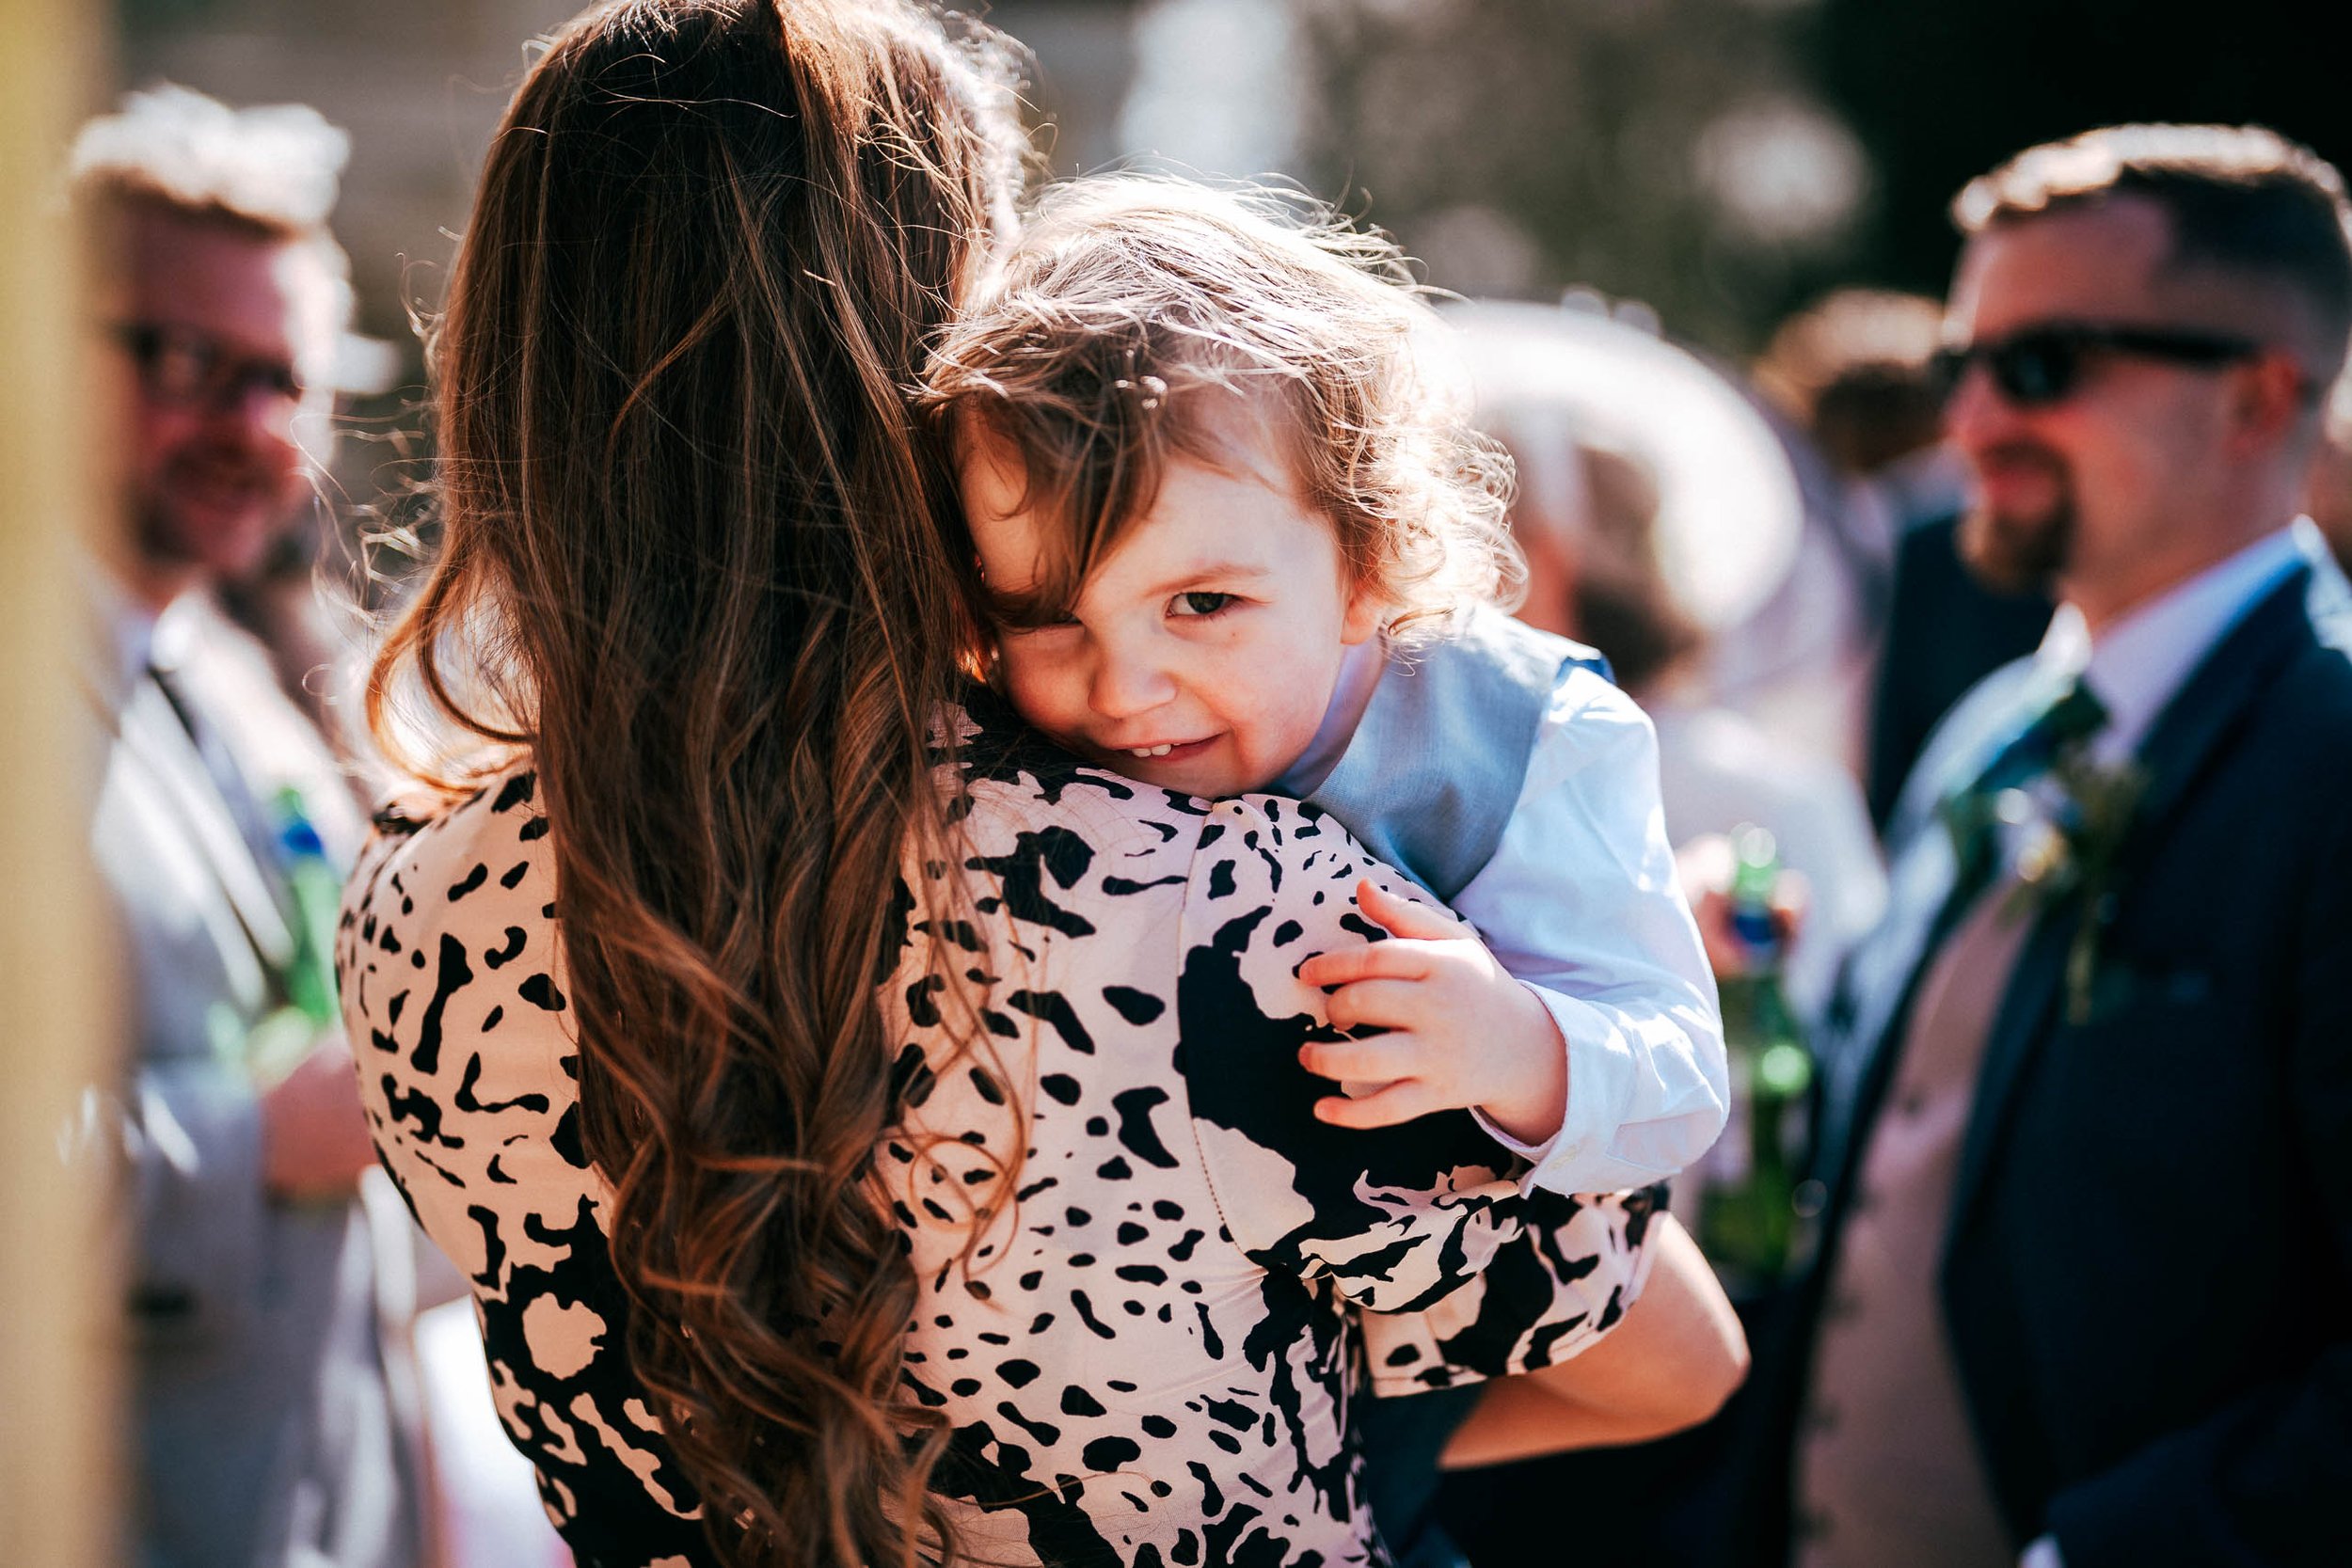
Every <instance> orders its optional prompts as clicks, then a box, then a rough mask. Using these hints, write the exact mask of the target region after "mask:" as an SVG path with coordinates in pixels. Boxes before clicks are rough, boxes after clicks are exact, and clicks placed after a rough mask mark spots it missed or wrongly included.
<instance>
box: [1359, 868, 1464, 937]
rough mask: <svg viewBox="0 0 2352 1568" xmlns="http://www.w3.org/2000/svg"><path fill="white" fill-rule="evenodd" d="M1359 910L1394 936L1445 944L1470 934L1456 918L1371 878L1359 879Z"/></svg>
mask: <svg viewBox="0 0 2352 1568" xmlns="http://www.w3.org/2000/svg"><path fill="white" fill-rule="evenodd" d="M1356 907H1357V908H1358V909H1359V910H1361V911H1364V913H1365V915H1366V916H1367V917H1369V918H1370V919H1372V920H1375V921H1376V922H1378V923H1379V924H1380V925H1381V926H1383V927H1387V928H1388V930H1389V932H1390V933H1391V935H1393V936H1400V937H1415V938H1419V939H1420V940H1422V941H1423V942H1444V941H1446V940H1447V939H1449V938H1452V937H1459V936H1467V935H1469V934H1470V928H1469V927H1466V926H1464V925H1463V924H1462V923H1461V922H1460V921H1458V920H1455V919H1454V917H1453V916H1451V915H1445V914H1439V913H1438V911H1436V910H1433V909H1430V908H1429V907H1428V906H1426V905H1424V904H1416V903H1414V902H1413V901H1412V900H1411V899H1410V898H1406V897H1403V896H1401V895H1397V894H1393V893H1390V892H1388V891H1386V890H1385V889H1382V888H1380V887H1377V886H1375V885H1374V883H1373V880H1372V879H1371V878H1369V877H1361V878H1359V879H1357V881H1356Z"/></svg>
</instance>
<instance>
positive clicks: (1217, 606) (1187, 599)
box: [1168, 592, 1241, 617]
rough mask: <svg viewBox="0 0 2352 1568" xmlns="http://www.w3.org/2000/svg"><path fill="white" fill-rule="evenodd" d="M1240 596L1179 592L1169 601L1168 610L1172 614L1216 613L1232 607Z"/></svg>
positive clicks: (1197, 614)
mask: <svg viewBox="0 0 2352 1568" xmlns="http://www.w3.org/2000/svg"><path fill="white" fill-rule="evenodd" d="M1240 596H1241V595H1239V594H1207V593H1200V592H1194V593H1189V594H1177V595H1176V597H1175V598H1174V599H1173V600H1172V601H1171V602H1170V603H1169V605H1168V613H1169V614H1171V615H1181V616H1187V617H1191V616H1201V615H1215V614H1216V612H1217V611H1219V610H1226V609H1229V608H1231V606H1232V603H1233V601H1234V600H1235V599H1237V598H1239V597H1240Z"/></svg>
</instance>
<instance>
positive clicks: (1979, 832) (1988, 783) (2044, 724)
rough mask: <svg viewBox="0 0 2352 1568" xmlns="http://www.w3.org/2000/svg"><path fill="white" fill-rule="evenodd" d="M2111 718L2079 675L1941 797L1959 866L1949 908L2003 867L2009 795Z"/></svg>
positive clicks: (1964, 903) (1962, 904) (1972, 895)
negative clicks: (2003, 832) (1964, 780)
mask: <svg viewBox="0 0 2352 1568" xmlns="http://www.w3.org/2000/svg"><path fill="white" fill-rule="evenodd" d="M2106 721H2107V710H2106V704H2104V703H2102V702H2100V701H2099V699H2098V697H2097V695H2096V694H2094V693H2093V692H2092V691H2091V689H2090V688H2089V687H2087V686H2085V685H2084V684H2083V683H2082V678H2081V677H2080V676H2079V675H2077V676H2075V677H2074V678H2072V679H2070V680H2068V681H2067V683H2066V684H2065V685H2064V686H2063V687H2060V688H2059V689H2058V690H2057V691H2056V692H2054V693H2053V694H2052V696H2051V698H2050V700H2049V702H2048V703H2047V704H2045V705H2043V706H2042V708H2041V710H2040V711H2039V712H2037V713H2035V714H2033V716H2032V717H2031V718H2029V719H2028V720H2026V722H2025V723H2024V724H2023V726H2021V727H2020V728H2019V730H2018V731H2017V733H2016V734H2015V735H2013V736H2010V739H2009V740H2008V741H2007V742H2005V743H2004V744H2003V745H2002V746H2001V748H2000V749H1999V750H1998V751H1996V752H1994V753H1993V759H1992V760H1991V761H1990V762H1988V763H1986V764H1985V765H1984V767H1983V768H1981V769H1979V771H1978V773H1977V775H1976V777H1975V778H1973V779H1971V780H1969V781H1968V782H1967V783H1966V784H1962V785H1961V786H1959V787H1958V788H1956V789H1952V790H1950V791H1947V793H1946V794H1945V796H1944V798H1943V799H1942V800H1940V801H1938V802H1937V805H1936V814H1937V815H1938V816H1941V817H1942V818H1943V821H1944V826H1945V828H1946V830H1947V832H1950V833H1951V835H1952V850H1953V854H1954V857H1955V860H1956V863H1957V866H1958V870H1957V873H1956V875H1955V876H1954V878H1953V880H1952V893H1951V897H1950V898H1949V899H1948V900H1947V903H1946V905H1945V909H1946V911H1947V914H1948V912H1949V911H1957V910H1963V909H1965V908H1967V907H1968V905H1969V904H1970V903H1972V902H1974V900H1975V899H1976V896H1977V895H1979V894H1980V893H1982V892H1983V891H1984V890H1985V887H1986V886H1987V885H1988V884H1989V883H1991V882H1992V880H1993V879H1994V873H1995V872H1996V871H1998V870H1999V868H2000V847H2001V831H2000V830H2001V824H2002V821H2003V816H2002V805H2003V798H2004V797H2005V796H2008V795H2010V794H2011V793H2012V792H2013V791H2017V790H2022V789H2024V788H2025V787H2026V785H2027V784H2032V783H2033V782H2034V781H2035V780H2036V779H2039V778H2041V777H2042V775H2044V774H2046V773H2048V772H2049V771H2050V770H2051V769H2052V768H2055V767H2057V766H2058V762H2059V760H2060V759H2061V758H2062V757H2063V756H2064V754H2065V753H2066V752H2067V750H2068V749H2069V748H2070V747H2074V746H2076V745H2079V744H2080V743H2081V742H2083V741H2084V740H2087V739H2089V738H2090V736H2093V735H2095V734H2097V733H2098V731H2099V729H2100V728H2101V726H2103V725H2105V724H2106Z"/></svg>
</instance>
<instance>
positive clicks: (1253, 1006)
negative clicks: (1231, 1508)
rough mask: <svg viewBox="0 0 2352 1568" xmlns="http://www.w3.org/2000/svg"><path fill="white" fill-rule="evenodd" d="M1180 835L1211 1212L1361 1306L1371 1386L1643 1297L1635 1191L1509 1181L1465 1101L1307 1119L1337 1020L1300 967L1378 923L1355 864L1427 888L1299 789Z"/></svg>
mask: <svg viewBox="0 0 2352 1568" xmlns="http://www.w3.org/2000/svg"><path fill="white" fill-rule="evenodd" d="M1210 809H1211V819H1210V820H1209V821H1208V822H1207V823H1206V824H1205V825H1204V826H1203V828H1202V830H1201V832H1200V838H1199V844H1198V847H1197V849H1196V851H1195V853H1194V856H1193V861H1192V867H1191V874H1190V879H1189V886H1188V889H1187V894H1186V898H1185V904H1184V917H1183V920H1182V923H1181V931H1182V934H1181V942H1182V947H1183V950H1182V953H1181V954H1180V957H1179V966H1180V970H1179V976H1178V981H1177V1013H1178V1020H1177V1022H1178V1035H1179V1044H1178V1047H1177V1049H1178V1051H1179V1053H1181V1057H1180V1066H1181V1067H1182V1069H1183V1071H1184V1078H1185V1082H1186V1089H1187V1093H1188V1094H1189V1096H1190V1099H1191V1102H1192V1126H1193V1132H1194V1135H1195V1137H1196V1138H1197V1140H1198V1141H1199V1144H1200V1156H1201V1162H1202V1165H1203V1167H1204V1169H1205V1170H1206V1171H1207V1173H1208V1177H1209V1181H1210V1184H1211V1186H1212V1188H1213V1189H1214V1191H1215V1193H1216V1199H1217V1203H1218V1207H1219V1211H1220V1214H1221V1217H1222V1219H1223V1221H1224V1223H1225V1226H1226V1228H1227V1229H1228V1230H1229V1231H1230V1232H1231V1233H1232V1238H1233V1241H1234V1243H1235V1244H1236V1245H1238V1246H1239V1247H1240V1248H1241V1249H1242V1250H1243V1251H1244V1252H1245V1253H1246V1254H1247V1255H1248V1257H1249V1258H1250V1259H1252V1260H1253V1261H1255V1262H1257V1263H1258V1264H1260V1265H1261V1266H1262V1267H1264V1268H1266V1269H1269V1270H1273V1271H1277V1272H1282V1273H1288V1274H1293V1275H1298V1276H1300V1277H1301V1278H1304V1279H1306V1280H1308V1281H1310V1282H1311V1283H1313V1284H1316V1285H1318V1286H1320V1287H1322V1288H1326V1289H1328V1290H1331V1291H1335V1292H1337V1293H1338V1294H1339V1295H1340V1296H1341V1297H1342V1298H1343V1299H1345V1300H1347V1301H1349V1302H1351V1303H1353V1304H1354V1305H1355V1306H1357V1307H1359V1308H1361V1309H1362V1310H1363V1313H1364V1316H1363V1320H1362V1321H1363V1324H1364V1331H1365V1337H1366V1341H1367V1345H1368V1348H1369V1351H1370V1356H1371V1361H1372V1372H1373V1383H1374V1388H1375V1391H1376V1392H1380V1393H1402V1392H1411V1391H1416V1390H1420V1389H1424V1388H1441V1387H1446V1386H1452V1385H1454V1384H1457V1383H1463V1382H1470V1381H1475V1380H1477V1379H1479V1378H1485V1377H1494V1376H1500V1375H1502V1374H1505V1373H1510V1372H1517V1371H1525V1370H1532V1369H1534V1368H1537V1367H1543V1366H1548V1365H1550V1364H1552V1363H1554V1362H1558V1361H1561V1360H1565V1359H1566V1358H1567V1357H1568V1356H1571V1355H1573V1354H1576V1353H1577V1352H1578V1351H1580V1350H1581V1349H1583V1348H1584V1347H1585V1346H1586V1345H1588V1344H1590V1343H1591V1342H1592V1341H1593V1340H1594V1339H1595V1338H1597V1336H1599V1335H1600V1334H1601V1333H1603V1332H1605V1331H1606V1330H1607V1329H1609V1328H1610V1327H1612V1326H1613V1324H1614V1323H1616V1321H1617V1319H1618V1318H1619V1317H1620V1316H1621V1315H1622V1314H1623V1312H1624V1310H1625V1308H1626V1307H1627V1306H1629V1304H1630V1303H1631V1302H1632V1300H1633V1299H1634V1297H1635V1296H1636V1295H1637V1294H1638V1293H1639V1291H1640V1289H1641V1285H1642V1281H1643V1278H1644V1276H1645V1273H1646V1263H1647V1257H1646V1251H1645V1246H1644V1242H1645V1234H1646V1231H1647V1227H1648V1221H1649V1217H1650V1215H1651V1214H1652V1213H1653V1212H1656V1210H1657V1209H1658V1208H1659V1207H1660V1206H1661V1203H1662V1201H1663V1192H1662V1189H1656V1188H1649V1189H1643V1190H1640V1191H1636V1192H1630V1193H1623V1194H1616V1195H1612V1196H1603V1197H1567V1196H1559V1195H1555V1194H1550V1193H1544V1192H1536V1193H1533V1194H1527V1193H1522V1192H1521V1191H1520V1188H1519V1184H1518V1182H1517V1181H1516V1180H1512V1175H1513V1173H1512V1172H1510V1171H1507V1170H1504V1169H1502V1168H1500V1167H1501V1166H1502V1164H1504V1157H1503V1155H1502V1150H1500V1149H1499V1148H1497V1147H1496V1146H1495V1144H1494V1142H1493V1141H1492V1140H1491V1139H1489V1138H1488V1137H1487V1136H1486V1134H1485V1133H1484V1132H1481V1131H1480V1129H1479V1127H1478V1125H1477V1123H1476V1122H1475V1121H1474V1120H1473V1119H1472V1118H1471V1117H1470V1115H1469V1114H1468V1113H1467V1112H1459V1111H1455V1112H1447V1113H1444V1114H1441V1115H1438V1116H1431V1117H1422V1118H1420V1119H1419V1120H1416V1121H1413V1122H1409V1123H1406V1125H1404V1126H1401V1127H1392V1128H1385V1129H1380V1130H1377V1131H1373V1132H1359V1131H1351V1130H1348V1129H1343V1128H1337V1127H1332V1126H1330V1125H1328V1124H1327V1123H1324V1122H1321V1121H1318V1120H1316V1119H1315V1117H1314V1113H1313V1104H1314V1101H1316V1100H1317V1099H1318V1098H1319V1097H1321V1096H1322V1095H1323V1094H1324V1093H1326V1092H1327V1090H1328V1087H1329V1085H1327V1083H1326V1082H1325V1081H1324V1080H1322V1079H1319V1078H1316V1077H1314V1076H1313V1075H1311V1074H1310V1073H1309V1072H1308V1071H1307V1070H1306V1069H1304V1068H1303V1067H1301V1066H1300V1065H1299V1062H1298V1050H1299V1047H1300V1046H1302V1045H1304V1044H1306V1043H1308V1042H1309V1041H1311V1040H1315V1039H1324V1038H1329V1037H1330V1035H1329V1026H1328V1024H1327V1022H1325V1018H1324V1013H1323V997H1322V994H1321V992H1319V991H1318V990H1316V989H1315V988H1313V987H1311V986H1308V985H1306V984H1304V983H1303V982H1301V981H1300V980H1299V979H1298V974H1297V972H1298V967H1299V965H1300V964H1302V963H1303V962H1305V960H1306V959H1307V958H1311V957H1312V956H1313V955H1315V954H1317V953H1322V952H1328V951H1332V950H1334V949H1336V948H1339V947H1341V946H1343V945H1345V944H1348V943H1353V942H1365V941H1373V940H1377V939H1378V938H1379V937H1380V935H1381V933H1380V930H1379V928H1378V927H1375V925H1373V924H1372V923H1371V922H1370V921H1368V920H1366V919H1365V918H1364V917H1363V916H1362V915H1361V914H1359V912H1358V911H1357V909H1356V903H1355V897H1354V889H1355V885H1356V881H1357V879H1358V878H1359V877H1364V876H1369V877H1371V878H1372V879H1374V880H1375V883H1377V884H1379V885H1381V886H1384V887H1386V888H1388V889H1390V890H1391V891H1393V892H1396V893H1398V894H1400V895H1404V896H1406V897H1422V898H1425V895H1421V894H1419V893H1418V892H1417V890H1415V889H1414V888H1413V887H1412V886H1411V885H1410V884H1409V883H1408V882H1406V880H1405V879H1404V878H1402V877H1401V876H1399V875H1397V874H1396V873H1394V872H1392V871H1391V870H1389V868H1387V867H1386V866H1383V865H1381V864H1380V863H1377V862H1375V861H1373V860H1372V859H1370V858H1369V857H1368V856H1367V855H1366V854H1365V853H1364V851H1363V850H1362V849H1361V847H1359V846H1358V845H1357V844H1356V842H1355V841H1354V840H1353V839H1352V838H1350V837H1349V836H1348V834H1347V833H1346V832H1344V831H1343V829H1342V828H1341V827H1340V826H1339V824H1338V823H1337V822H1336V821H1333V820H1332V819H1331V818H1329V817H1327V816H1323V815H1322V814H1321V813H1320V812H1317V811H1315V810H1314V809H1313V808H1311V807H1302V806H1300V805H1297V804H1295V803H1294V802H1291V801H1287V800H1271V799H1266V798H1262V797H1249V798H1246V799H1242V800H1227V801H1221V802H1219V803H1217V804H1216V806H1214V807H1213V808H1210Z"/></svg>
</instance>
